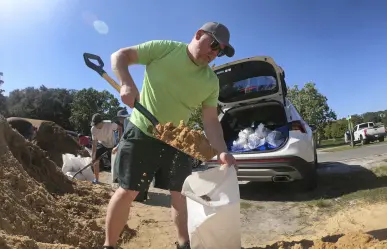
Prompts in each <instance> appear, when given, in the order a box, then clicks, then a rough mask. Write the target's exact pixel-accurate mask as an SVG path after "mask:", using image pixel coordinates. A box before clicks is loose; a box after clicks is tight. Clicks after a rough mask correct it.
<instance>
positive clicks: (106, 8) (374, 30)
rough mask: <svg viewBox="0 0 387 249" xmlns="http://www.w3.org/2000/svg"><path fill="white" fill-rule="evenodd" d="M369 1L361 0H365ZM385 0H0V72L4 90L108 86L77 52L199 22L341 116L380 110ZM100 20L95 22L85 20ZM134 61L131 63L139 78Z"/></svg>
mask: <svg viewBox="0 0 387 249" xmlns="http://www.w3.org/2000/svg"><path fill="white" fill-rule="evenodd" d="M366 2H368V3H366ZM386 10H387V1H382V0H379V1H376V0H375V1H372V0H370V1H359V0H351V1H349V0H340V1H333V0H331V1H306V0H305V1H304V0H292V1H285V0H259V1H258V0H255V1H253V0H245V1H205V0H195V1H177V0H170V1H134V0H131V1H130V0H126V1H125V0H115V1H110V3H109V2H108V1H95V0H94V1H91V0H29V1H28V0H25V1H22V0H1V1H0V71H2V72H4V78H3V79H4V81H5V84H4V86H3V87H4V88H5V90H6V92H7V93H8V92H10V91H12V90H14V89H17V88H24V87H27V86H34V87H39V86H40V85H43V84H44V85H46V86H47V87H63V88H72V89H82V88H87V87H93V88H95V89H97V90H103V89H107V90H109V91H111V92H112V93H113V94H115V96H116V97H118V98H119V95H118V93H116V92H115V90H114V89H113V88H111V87H110V86H109V85H108V84H107V83H106V82H105V81H104V80H103V79H102V78H100V77H99V76H98V75H97V74H96V73H94V72H92V71H91V70H90V69H88V68H87V67H86V66H85V64H84V62H83V58H82V54H83V53H84V52H90V53H95V54H98V55H100V56H101V57H102V58H103V59H104V61H105V69H106V71H107V72H108V73H110V74H111V70H110V61H109V59H110V54H111V53H112V52H114V51H115V50H117V49H119V48H120V47H125V46H131V45H135V44H138V43H140V42H145V41H147V40H151V39H172V40H178V41H183V42H189V41H190V40H191V38H192V36H193V34H194V32H195V31H196V30H197V29H198V28H199V27H200V26H201V25H202V24H203V23H205V22H207V21H219V22H222V23H224V24H225V25H226V26H228V27H229V29H230V31H231V42H232V44H233V45H234V47H235V49H236V54H235V56H234V57H233V58H227V57H224V58H221V59H217V60H216V61H215V63H216V64H217V65H219V64H222V63H225V62H229V61H232V60H235V59H241V58H245V57H251V56H257V55H269V56H272V57H273V58H274V59H275V60H276V62H277V63H278V64H280V65H281V66H282V67H283V68H284V69H285V71H286V77H287V82H288V84H289V85H294V84H298V85H300V86H302V85H303V84H304V83H305V82H307V81H314V82H315V83H316V85H317V87H318V89H319V90H320V91H321V92H322V93H323V94H324V95H326V96H327V97H328V103H329V105H330V106H331V107H332V108H333V109H334V110H335V111H336V113H337V114H338V116H339V117H343V116H346V115H348V114H354V113H363V112H367V111H377V110H384V109H387V103H386V99H387V98H386V95H387V84H386V83H385V81H386V80H385V79H386V73H387V59H386V58H387V49H386V47H387V45H386V44H387V15H386V13H387V12H386ZM95 20H101V21H103V22H105V23H106V24H107V25H108V28H109V30H108V33H107V34H101V33H99V32H97V31H96V29H95V28H94V26H93V21H95ZM143 70H144V68H143V67H142V66H134V67H133V68H132V69H131V72H132V74H133V77H134V79H135V81H136V84H137V86H138V87H139V88H140V87H141V85H142V77H143Z"/></svg>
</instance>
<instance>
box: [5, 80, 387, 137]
mask: <svg viewBox="0 0 387 249" xmlns="http://www.w3.org/2000/svg"><path fill="white" fill-rule="evenodd" d="M287 90H288V91H287V97H288V98H289V99H290V101H291V102H292V104H293V105H294V106H295V108H296V109H297V110H298V112H299V113H300V115H301V116H302V117H303V119H304V120H305V121H306V122H307V123H308V124H313V125H315V126H316V129H317V134H318V138H319V140H321V139H328V138H338V137H343V136H344V132H345V131H346V129H347V120H346V119H339V120H337V115H336V113H335V112H334V111H333V110H332V109H331V108H330V106H329V105H328V98H327V97H326V96H324V95H323V94H322V93H320V92H319V91H318V89H317V88H316V84H315V83H313V82H308V83H306V84H305V85H304V86H303V87H301V88H300V87H299V86H298V85H294V86H293V87H288V89H287ZM123 108H126V107H121V106H120V102H119V101H118V99H117V98H115V97H114V96H113V94H111V93H110V92H108V91H106V90H104V91H97V90H95V89H93V88H88V89H82V90H71V89H65V88H47V87H45V86H44V85H42V86H41V87H39V88H34V87H27V88H24V89H16V90H13V91H12V92H10V93H9V96H4V90H2V88H1V85H0V114H2V115H4V116H6V117H11V116H14V117H25V118H31V119H40V120H50V121H54V122H55V123H57V124H59V125H60V126H62V127H63V128H65V129H68V130H74V131H77V132H79V133H83V134H86V135H89V134H90V120H91V117H92V115H93V114H94V113H97V112H98V113H100V114H102V115H103V116H104V118H105V119H111V118H113V117H114V116H115V115H116V113H117V111H118V110H120V109H123ZM219 110H220V108H219ZM382 113H383V114H387V110H385V111H378V112H367V113H364V114H361V115H359V114H356V115H352V121H353V123H354V124H355V125H356V124H358V123H362V122H369V121H372V122H375V123H380V122H381V123H384V124H387V117H386V116H387V115H385V116H384V117H383V116H381V115H380V114H382ZM188 125H189V126H190V127H192V128H195V129H202V128H203V123H202V121H201V107H200V106H198V107H197V108H195V109H194V110H193V112H192V115H191V118H190V120H189V122H188Z"/></svg>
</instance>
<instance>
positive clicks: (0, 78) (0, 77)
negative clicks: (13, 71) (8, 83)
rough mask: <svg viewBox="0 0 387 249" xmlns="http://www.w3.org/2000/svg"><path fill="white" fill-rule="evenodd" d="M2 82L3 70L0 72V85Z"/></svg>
mask: <svg viewBox="0 0 387 249" xmlns="http://www.w3.org/2000/svg"><path fill="white" fill-rule="evenodd" d="M3 83H4V80H3V72H0V86H1V85H2V84H3Z"/></svg>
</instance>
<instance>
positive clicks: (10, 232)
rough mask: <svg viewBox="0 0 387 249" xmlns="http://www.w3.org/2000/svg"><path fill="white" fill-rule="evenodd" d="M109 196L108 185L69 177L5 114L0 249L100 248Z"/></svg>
mask: <svg viewBox="0 0 387 249" xmlns="http://www.w3.org/2000/svg"><path fill="white" fill-rule="evenodd" d="M59 194H60V195H59ZM109 199H110V194H109V190H108V189H106V188H105V187H103V186H93V185H91V184H90V183H87V182H77V183H76V184H75V183H72V182H71V181H70V180H68V179H67V178H66V177H65V176H64V175H63V174H62V172H61V171H60V169H59V168H58V167H57V166H56V165H55V163H53V162H52V161H51V160H49V159H48V158H47V157H46V153H45V152H44V151H43V150H41V149H40V148H38V147H37V146H36V145H34V144H32V143H29V142H27V141H26V140H25V139H24V138H23V137H22V136H21V135H20V134H19V133H17V132H16V131H14V130H13V129H11V128H10V127H9V125H8V123H7V122H6V120H5V119H4V118H3V117H2V116H0V248H97V247H98V246H100V245H102V243H103V240H104V230H103V228H102V226H101V224H100V223H101V222H100V221H99V220H103V216H104V214H103V213H102V211H101V206H103V207H105V206H106V204H107V202H108V200H109ZM125 234H126V236H125V237H126V238H129V237H130V236H132V235H133V233H131V232H128V230H126V231H125ZM52 244H55V245H52ZM61 244H62V245H61Z"/></svg>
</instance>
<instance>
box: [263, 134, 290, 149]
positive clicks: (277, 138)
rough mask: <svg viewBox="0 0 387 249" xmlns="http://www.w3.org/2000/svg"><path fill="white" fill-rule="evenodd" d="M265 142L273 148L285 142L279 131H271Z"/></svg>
mask: <svg viewBox="0 0 387 249" xmlns="http://www.w3.org/2000/svg"><path fill="white" fill-rule="evenodd" d="M266 141H267V143H268V144H270V145H271V146H273V147H279V146H280V145H281V144H282V143H283V142H284V141H285V138H284V136H283V135H282V133H281V132H280V131H272V132H270V133H269V135H267V137H266Z"/></svg>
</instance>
